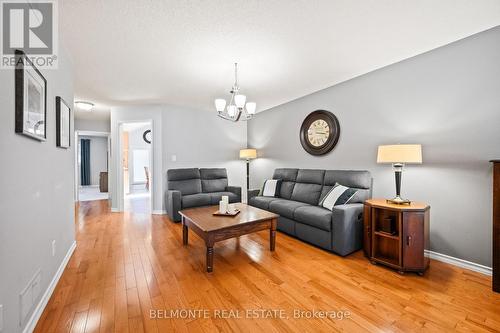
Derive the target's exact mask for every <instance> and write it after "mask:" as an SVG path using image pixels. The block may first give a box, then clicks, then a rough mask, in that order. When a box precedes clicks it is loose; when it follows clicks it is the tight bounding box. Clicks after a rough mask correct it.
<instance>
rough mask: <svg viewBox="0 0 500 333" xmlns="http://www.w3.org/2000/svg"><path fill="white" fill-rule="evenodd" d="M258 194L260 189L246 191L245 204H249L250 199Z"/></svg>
mask: <svg viewBox="0 0 500 333" xmlns="http://www.w3.org/2000/svg"><path fill="white" fill-rule="evenodd" d="M259 193H260V189H258V188H256V189H251V190H248V197H247V202H250V199H252V198H253V197H256V196H258V195H259Z"/></svg>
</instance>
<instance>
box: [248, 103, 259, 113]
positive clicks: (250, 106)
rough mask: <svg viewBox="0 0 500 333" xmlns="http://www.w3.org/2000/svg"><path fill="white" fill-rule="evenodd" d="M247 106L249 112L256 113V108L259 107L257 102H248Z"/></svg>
mask: <svg viewBox="0 0 500 333" xmlns="http://www.w3.org/2000/svg"><path fill="white" fill-rule="evenodd" d="M246 108H247V112H248V114H255V109H256V108H257V104H256V103H254V102H248V103H247V105H246Z"/></svg>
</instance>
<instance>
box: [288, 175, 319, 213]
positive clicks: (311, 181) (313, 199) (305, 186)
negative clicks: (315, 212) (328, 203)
mask: <svg viewBox="0 0 500 333" xmlns="http://www.w3.org/2000/svg"><path fill="white" fill-rule="evenodd" d="M324 175H325V170H309V169H300V170H299V172H298V173H297V181H296V183H295V186H294V187H293V192H292V197H291V199H292V200H295V201H301V202H305V203H308V204H310V205H318V202H319V197H320V195H321V190H322V189H323V177H324Z"/></svg>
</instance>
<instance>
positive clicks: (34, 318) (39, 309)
mask: <svg viewBox="0 0 500 333" xmlns="http://www.w3.org/2000/svg"><path fill="white" fill-rule="evenodd" d="M75 249H76V241H74V242H73V244H71V246H70V248H69V250H68V252H67V253H66V256H65V257H64V259H63V261H62V262H61V265H60V266H59V268H58V269H57V272H56V274H55V275H54V278H53V279H52V281H50V284H49V286H48V287H47V290H45V293H44V294H43V296H42V298H41V299H40V302H39V303H38V304H37V306H36V308H35V311H33V314H32V315H31V317H30V319H29V320H28V323H27V324H26V326H25V327H24V330H23V333H31V332H33V330H34V329H35V326H36V324H37V323H38V320H39V319H40V316H41V315H42V313H43V310H44V309H45V307H46V306H47V303H48V302H49V300H50V297H51V296H52V293H53V292H54V289H55V288H56V286H57V283H58V282H59V279H60V278H61V275H62V273H63V272H64V269H65V268H66V265H67V264H68V262H69V259H70V258H71V256H72V255H73V252H75Z"/></svg>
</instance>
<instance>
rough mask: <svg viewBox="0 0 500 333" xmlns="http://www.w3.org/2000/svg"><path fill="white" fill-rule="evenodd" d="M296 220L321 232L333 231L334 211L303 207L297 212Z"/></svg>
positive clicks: (316, 207)
mask: <svg viewBox="0 0 500 333" xmlns="http://www.w3.org/2000/svg"><path fill="white" fill-rule="evenodd" d="M294 217H295V220H296V221H297V222H300V223H304V224H307V225H310V226H312V227H316V228H318V229H321V230H326V231H330V230H332V211H331V210H328V209H326V208H322V207H319V206H303V207H299V208H297V209H296V210H295V213H294Z"/></svg>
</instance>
